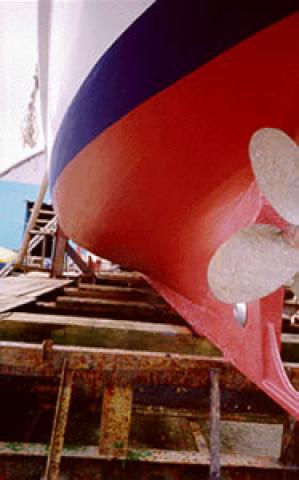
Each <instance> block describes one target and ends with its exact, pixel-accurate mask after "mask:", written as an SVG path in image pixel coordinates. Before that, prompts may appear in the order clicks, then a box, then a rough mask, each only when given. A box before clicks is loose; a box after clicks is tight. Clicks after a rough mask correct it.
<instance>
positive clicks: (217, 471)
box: [210, 370, 221, 480]
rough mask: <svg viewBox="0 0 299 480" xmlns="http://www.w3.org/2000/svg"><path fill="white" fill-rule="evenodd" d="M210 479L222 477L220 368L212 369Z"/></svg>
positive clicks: (215, 479) (216, 479)
mask: <svg viewBox="0 0 299 480" xmlns="http://www.w3.org/2000/svg"><path fill="white" fill-rule="evenodd" d="M210 382H211V398H210V457H211V461H210V462H211V463H210V480H220V479H221V464H220V388H219V370H211V371H210Z"/></svg>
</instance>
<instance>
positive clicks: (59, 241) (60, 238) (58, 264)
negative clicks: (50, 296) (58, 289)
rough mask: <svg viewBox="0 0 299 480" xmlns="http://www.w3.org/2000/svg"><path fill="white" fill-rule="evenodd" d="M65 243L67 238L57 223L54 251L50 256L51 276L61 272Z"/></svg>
mask: <svg viewBox="0 0 299 480" xmlns="http://www.w3.org/2000/svg"><path fill="white" fill-rule="evenodd" d="M66 244H67V238H66V236H65V235H64V233H63V231H62V230H61V228H60V226H59V225H58V226H57V232H56V238H55V247H54V253H53V258H52V274H51V276H52V277H60V276H61V275H62V274H63V269H64V255H65V252H66Z"/></svg>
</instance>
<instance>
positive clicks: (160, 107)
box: [50, 2, 299, 414]
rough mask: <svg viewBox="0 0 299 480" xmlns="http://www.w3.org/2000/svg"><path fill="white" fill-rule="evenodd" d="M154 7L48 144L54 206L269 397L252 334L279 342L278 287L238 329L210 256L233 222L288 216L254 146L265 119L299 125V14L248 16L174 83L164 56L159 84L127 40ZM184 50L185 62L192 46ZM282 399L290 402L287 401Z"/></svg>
mask: <svg viewBox="0 0 299 480" xmlns="http://www.w3.org/2000/svg"><path fill="white" fill-rule="evenodd" d="M159 3H160V2H157V4H159ZM161 3H163V2H161ZM174 3H175V4H177V2H174ZM174 3H173V5H174ZM191 3H192V2H191ZM199 3H200V4H201V3H204V2H199ZM195 4H196V2H194V5H195ZM197 4H198V2H197ZM155 5H156V4H154V5H153V6H151V7H150V8H149V9H148V10H146V11H145V13H143V14H142V15H141V16H140V17H139V18H137V20H136V22H135V23H134V27H133V33H132V32H130V28H131V27H130V28H129V29H128V30H126V31H125V32H124V34H123V35H122V37H120V38H121V40H120V43H117V42H116V44H114V45H113V46H112V48H111V49H110V50H108V51H107V53H105V55H104V56H103V57H102V59H101V60H100V61H99V63H97V64H96V65H95V67H94V68H93V70H92V71H91V73H90V74H89V75H88V76H87V78H86V79H85V80H84V82H83V83H82V85H81V87H80V89H79V91H78V93H77V94H76V96H75V97H74V99H73V100H72V102H71V104H70V106H69V107H68V109H67V110H66V114H65V115H64V118H63V120H62V122H61V125H60V127H59V130H58V133H57V134H56V135H55V141H54V143H53V149H52V160H51V169H50V181H51V189H52V198H53V202H54V206H55V209H56V211H57V214H58V218H59V222H60V225H61V227H62V229H63V231H64V232H65V234H66V235H67V236H68V237H69V238H71V239H72V240H74V241H76V242H78V243H79V244H80V245H82V246H83V247H85V248H87V249H88V250H90V251H92V252H93V253H95V254H98V255H99V256H102V257H104V258H109V259H110V260H112V261H114V262H116V263H120V264H121V265H124V266H126V267H128V268H132V269H137V270H139V271H141V272H143V273H144V274H145V275H146V276H147V278H148V279H149V281H150V282H151V283H152V284H153V285H154V286H155V287H156V288H157V289H158V290H159V291H160V292H161V294H162V295H163V296H164V297H165V298H166V299H167V300H168V301H169V302H170V303H171V304H172V305H173V307H174V308H175V309H176V310H177V311H179V312H180V313H181V314H182V316H183V317H184V318H185V319H186V321H188V322H189V324H190V325H191V326H192V328H193V330H194V331H195V332H196V333H198V334H202V333H203V334H205V335H207V336H208V337H209V338H210V339H211V340H212V341H213V342H214V343H216V345H217V346H218V347H219V348H221V349H222V351H223V352H224V355H225V356H226V357H227V358H228V359H229V360H230V361H231V362H232V363H234V364H235V365H236V366H237V367H238V368H240V369H241V371H243V373H245V374H246V375H248V376H249V377H250V378H251V379H252V380H253V381H255V382H256V383H257V384H259V385H260V386H261V388H264V389H265V390H266V391H267V393H269V394H270V395H271V394H272V396H273V398H274V397H275V394H274V393H273V392H272V393H271V391H270V390H269V388H268V387H266V386H265V384H264V383H263V382H264V380H262V377H261V375H262V373H261V365H263V363H264V361H265V359H264V358H261V357H262V353H259V354H256V351H257V350H256V349H257V345H256V342H257V337H258V339H259V340H258V341H259V342H261V345H262V343H263V339H262V337H261V335H263V334H262V333H261V330H260V326H259V325H261V324H262V323H263V322H265V321H268V320H271V321H272V322H273V329H272V330H273V332H274V337H275V339H276V340H277V341H278V338H279V333H280V327H281V309H282V298H281V292H276V293H275V294H273V295H270V296H269V297H267V298H265V299H263V300H260V301H256V302H252V303H251V304H249V305H248V315H247V324H246V325H247V326H246V328H243V330H241V328H242V327H240V325H237V322H236V318H235V316H234V312H233V307H232V306H230V305H225V304H223V303H222V302H219V301H218V300H217V299H216V298H215V297H214V296H213V294H212V292H211V291H210V290H209V287H208V283H207V267H208V264H209V261H210V259H211V257H212V255H213V254H214V253H215V251H216V249H217V248H218V247H219V246H220V245H221V244H222V243H223V242H224V241H225V240H227V239H228V238H229V236H230V235H231V234H232V233H234V232H235V231H236V230H238V229H239V228H242V227H244V226H248V225H250V224H253V223H255V222H257V221H260V222H265V223H272V224H275V225H281V224H282V220H281V219H280V218H278V216H277V215H276V214H275V212H274V211H273V210H272V209H271V207H270V206H269V205H267V204H266V203H265V199H264V198H263V197H262V195H261V193H260V192H259V190H258V188H257V185H256V183H255V181H254V178H253V175H252V171H251V168H250V161H249V156H248V144H249V140H250V137H251V135H252V134H253V133H254V132H255V131H256V130H257V129H259V128H262V127H275V128H280V129H283V130H284V131H286V132H287V133H288V134H289V135H290V136H291V137H293V138H296V135H298V103H299V102H298V99H299V98H298V48H297V45H296V44H297V37H298V29H299V17H298V14H296V13H294V12H289V13H290V14H288V15H285V16H283V18H277V19H276V21H275V22H273V23H272V21H271V22H270V23H267V22H266V23H265V24H261V25H260V26H259V28H257V27H256V26H254V27H253V30H252V31H251V32H250V34H248V33H247V34H246V35H244V36H243V37H242V35H241V37H240V38H239V37H238V38H236V39H234V41H232V42H231V44H230V43H228V45H227V47H226V48H222V46H220V47H219V46H217V48H218V50H217V48H216V47H215V48H216V50H215V52H214V53H213V55H212V56H211V58H209V57H207V58H206V57H204V60H203V61H202V62H201V64H200V65H199V66H197V67H196V66H194V65H193V64H192V62H191V60H190V62H191V63H190V65H191V66H190V65H188V66H187V67H186V68H185V67H184V68H185V70H184V68H183V67H182V66H181V67H180V69H178V71H175V73H173V72H172V70H171V72H172V73H171V75H174V77H173V78H172V79H171V80H169V78H170V77H171V75H170V77H169V70H168V69H167V68H166V67H165V69H164V70H165V71H164V70H163V68H162V65H161V71H162V74H161V78H160V77H159V81H157V80H156V79H155V78H154V77H155V75H153V79H150V80H149V81H148V83H147V81H146V82H145V81H143V83H142V81H141V80H140V79H139V80H140V81H138V75H139V72H138V65H139V63H140V72H141V73H140V75H141V78H143V77H142V75H143V74H142V68H143V66H144V65H146V64H147V62H145V63H144V60H143V61H140V62H139V60H140V59H139V57H138V56H137V53H136V51H133V52H132V51H131V50H130V48H133V46H134V45H135V46H136V38H137V40H138V35H141V33H142V31H143V30H142V29H141V28H140V22H141V24H142V25H143V24H145V19H146V18H147V17H146V16H147V15H149V13H151V10H152V9H153V8H158V7H156V6H155ZM140 19H141V20H140ZM155 21H157V18H156V17H155ZM142 22H143V23H142ZM134 29H135V30H134ZM134 32H135V33H134ZM224 33H225V32H224ZM133 34H134V35H135V37H134V35H133ZM130 35H131V36H133V40H134V41H133V40H132V39H131V40H130ZM136 35H137V37H136ZM128 37H129V40H128ZM141 37H142V40H144V37H143V36H142V35H141ZM223 38H224V40H223V41H226V40H225V38H226V37H225V35H224V37H223ZM148 41H151V39H150V38H149V40H148ZM165 41H166V40H165ZM122 42H123V43H124V44H125V47H124V45H123V43H122ZM140 44H142V42H141V40H140ZM132 45H133V46H132ZM134 48H135V47H134ZM213 48H214V47H213ZM125 52H126V54H127V55H128V61H129V62H131V60H129V58H131V57H130V55H131V56H133V58H134V62H133V63H132V62H131V63H130V67H132V71H131V73H130V74H131V75H132V76H133V77H134V76H135V77H136V75H137V80H136V78H135V80H134V81H133V80H132V82H133V87H132V85H131V84H130V79H129V80H128V81H127V83H126V82H125V80H123V81H121V82H120V83H119V82H118V81H115V78H114V76H115V77H116V78H119V77H120V76H121V74H122V73H123V74H124V75H126V74H125V73H124V65H126V61H125V59H124V54H125ZM149 52H150V53H151V55H157V54H158V53H157V52H156V51H152V50H151V49H150V50H149ZM149 52H147V51H145V52H144V55H146V54H149ZM134 53H135V54H136V55H135V57H134ZM183 53H184V52H183ZM139 54H140V52H139ZM169 54H170V55H172V53H171V52H170V53H169ZM174 57H175V56H174ZM182 58H183V63H182V65H185V64H184V62H185V58H186V54H185V57H183V56H182ZM148 60H149V61H150V60H151V57H150V58H149V59H148ZM174 61H179V60H178V59H177V58H175V60H174ZM180 61H181V60H180ZM153 62H154V63H153V65H155V66H156V65H157V61H156V58H155V59H154V60H153ZM111 65H112V67H113V68H114V70H111V68H112V67H111ZM119 65H120V66H119ZM132 65H133V66H134V69H133V66H132ZM180 65H181V64H180ZM156 68H157V67H156ZM127 69H129V70H130V68H129V67H128V66H127ZM188 69H189V70H188ZM166 71H167V72H166ZM165 72H166V73H167V75H168V76H167V75H166V73H165ZM113 75H114V76H113ZM147 76H148V75H147ZM166 77H167V78H166ZM146 78H147V77H146ZM109 79H111V88H110V86H109V85H110V84H109ZM161 79H162V80H163V81H164V80H165V82H164V83H163V81H162V80H161ZM122 82H123V83H122ZM134 82H135V83H134ZM151 82H152V83H151ZM145 84H146V87H144V90H143V85H145ZM115 85H116V86H117V88H118V90H117V88H116V87H115ZM103 86H104V87H103ZM103 88H104V90H103ZM136 90H137V94H136ZM117 95H119V96H121V97H118V96H117ZM136 95H137V96H136ZM123 97H124V98H123ZM107 99H108V100H107ZM111 102H112V105H113V106H115V108H114V107H113V108H112V107H111ZM296 105H297V107H296ZM217 324H218V327H215V325H217ZM224 331H225V332H226V334H225V335H223V332H224ZM244 335H245V336H246V349H247V357H248V359H250V358H252V357H254V356H256V358H252V361H251V364H250V361H247V362H246V364H244V365H243V364H242V362H241V361H240V351H241V350H242V348H244V341H245V340H244V339H245V337H244ZM228 339H229V340H228ZM228 342H230V347H229V348H227V346H228ZM265 342H266V340H265ZM261 345H260V346H261ZM278 345H279V344H278ZM279 375H280V374H278V377H279ZM281 375H283V374H281ZM276 397H277V396H276ZM276 397H275V399H276V400H277V398H276ZM279 401H280V403H281V404H282V405H283V406H285V407H286V408H288V409H289V411H291V412H292V413H294V412H295V410H294V408H293V407H292V408H291V407H290V406H289V403H290V402H289V401H288V400H279ZM295 413H296V414H297V411H296V412H295Z"/></svg>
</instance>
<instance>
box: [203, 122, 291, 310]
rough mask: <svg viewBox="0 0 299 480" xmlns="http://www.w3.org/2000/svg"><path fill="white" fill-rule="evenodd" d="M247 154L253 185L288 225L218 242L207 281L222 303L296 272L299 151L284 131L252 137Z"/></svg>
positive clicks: (257, 228) (269, 288)
mask: <svg viewBox="0 0 299 480" xmlns="http://www.w3.org/2000/svg"><path fill="white" fill-rule="evenodd" d="M249 155H250V159H251V163H252V168H253V172H254V174H255V177H256V180H257V184H258V186H259V188H260V190H261V191H262V193H263V194H264V196H265V197H266V198H267V200H268V201H269V203H270V204H271V205H272V207H273V208H274V209H275V210H276V211H277V212H278V213H279V215H280V216H281V217H282V218H283V219H284V220H286V221H287V222H288V224H289V226H288V227H287V228H286V230H285V231H282V230H280V229H278V228H276V227H274V226H272V225H264V224H255V225H252V226H250V227H247V228H243V229H241V230H239V231H237V232H236V233H235V234H234V235H232V236H231V237H230V238H229V240H228V241H227V242H225V243H224V244H222V245H221V246H220V247H219V248H218V250H217V251H216V253H215V254H214V256H213V257H212V259H211V261H210V264H209V267H208V282H209V285H210V288H211V290H212V291H213V293H214V294H215V296H216V297H217V298H218V299H219V300H221V301H223V302H225V303H239V302H250V301H253V300H256V299H258V298H261V297H264V296H266V295H268V294H270V293H271V292H273V291H275V290H277V289H278V288H279V287H281V286H282V285H283V284H284V283H286V282H287V281H289V280H290V279H292V277H293V276H294V275H295V274H296V273H297V272H298V271H299V241H298V239H299V148H298V145H297V144H296V143H295V142H294V141H293V140H292V139H291V138H290V137H289V136H288V135H286V134H285V133H284V132H282V131H281V130H278V129H274V128H263V129H261V130H258V131H257V132H255V133H254V135H253V136H252V138H251V141H250V145H249Z"/></svg>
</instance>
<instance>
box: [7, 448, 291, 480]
mask: <svg viewBox="0 0 299 480" xmlns="http://www.w3.org/2000/svg"><path fill="white" fill-rule="evenodd" d="M47 454H48V446H47V445H45V444H41V443H24V442H15V443H13V442H9V443H8V442H0V456H1V457H2V458H4V457H9V456H13V457H18V456H19V457H46V456H47ZM62 457H63V458H73V459H75V458H77V459H84V460H93V461H94V460H98V461H100V460H112V459H111V457H107V456H105V455H102V454H100V453H99V449H98V447H97V446H93V445H88V446H84V447H78V446H74V447H71V446H68V447H67V448H65V449H63V451H62ZM121 459H122V460H127V461H133V462H147V463H156V464H173V465H198V466H205V467H207V466H208V465H209V464H210V456H209V454H208V453H207V454H206V453H200V452H193V451H185V450H180V451H175V450H157V449H131V448H130V449H129V451H128V454H127V456H125V455H123V456H122V457H121ZM221 463H222V467H223V468H228V469H230V468H232V469H236V468H240V469H251V470H261V471H263V472H266V471H267V470H269V471H270V470H273V471H276V472H283V471H285V472H293V473H295V474H296V472H297V474H298V473H299V467H298V466H289V465H283V464H282V463H280V462H279V461H278V459H276V458H274V457H268V456H267V457H260V456H258V457H256V456H247V455H239V454H222V455H221ZM264 474H265V473H264ZM259 478H260V477H259ZM267 478H268V477H267ZM276 478H277V477H276ZM294 478H295V477H294Z"/></svg>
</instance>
